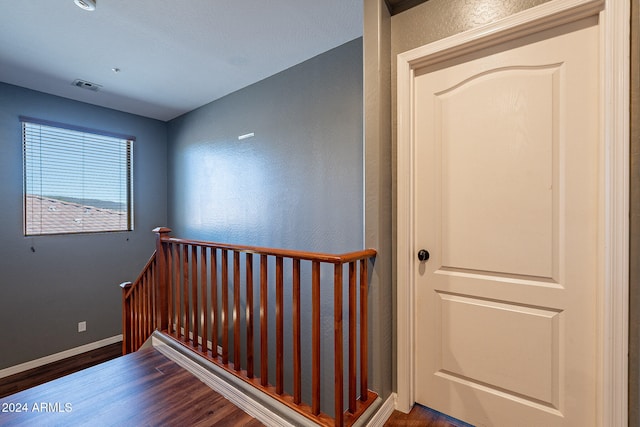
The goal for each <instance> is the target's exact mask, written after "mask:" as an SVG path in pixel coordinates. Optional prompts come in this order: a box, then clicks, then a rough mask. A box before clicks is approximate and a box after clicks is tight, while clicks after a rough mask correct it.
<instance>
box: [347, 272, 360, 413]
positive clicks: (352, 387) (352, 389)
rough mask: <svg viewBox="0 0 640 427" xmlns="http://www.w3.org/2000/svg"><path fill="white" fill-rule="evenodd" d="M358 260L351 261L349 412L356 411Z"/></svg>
mask: <svg viewBox="0 0 640 427" xmlns="http://www.w3.org/2000/svg"><path fill="white" fill-rule="evenodd" d="M357 274H358V273H357V271H356V262H355V261H353V262H350V263H349V378H348V380H349V412H351V413H354V412H355V411H356V358H357V356H358V355H357V354H356V340H357V339H358V337H357V335H356V315H357V313H356V311H357V305H356V304H357V301H356V279H357Z"/></svg>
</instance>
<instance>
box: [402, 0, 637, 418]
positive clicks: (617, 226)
mask: <svg viewBox="0 0 640 427" xmlns="http://www.w3.org/2000/svg"><path fill="white" fill-rule="evenodd" d="M596 15H599V26H600V45H601V52H602V55H601V56H600V69H601V88H600V94H601V99H602V102H601V105H600V113H601V126H600V137H601V141H602V144H601V148H600V153H599V157H600V159H599V168H600V176H599V183H600V184H599V185H600V194H601V196H600V197H601V198H602V199H601V203H600V205H601V206H603V211H602V212H601V214H602V215H601V216H602V219H601V221H600V227H599V228H600V230H599V238H600V239H601V242H603V244H602V245H600V246H601V247H602V248H603V249H602V251H601V253H600V254H599V259H601V260H602V262H601V263H600V265H599V266H598V269H599V271H600V274H599V277H598V291H597V292H598V294H597V298H598V307H597V312H598V313H597V316H598V319H597V323H598V327H597V328H598V330H597V335H598V353H599V354H598V356H597V362H598V366H597V370H596V371H597V372H596V378H597V382H598V383H597V402H596V404H597V413H598V420H597V425H599V426H603V427H605V426H623V425H627V409H628V389H627V387H628V360H627V352H628V330H629V324H628V323H629V322H628V309H629V307H628V306H629V243H628V238H629V217H628V215H629V158H630V153H629V90H630V83H629V82H630V74H629V53H630V50H629V49H630V46H629V34H630V25H629V21H630V2H629V0H624V1H620V0H551V1H549V2H547V3H544V4H542V5H539V6H536V7H533V8H531V9H528V10H525V11H523V12H520V13H517V14H514V15H512V16H509V17H507V18H504V19H501V20H499V21H496V22H493V23H490V24H487V25H484V26H481V27H478V28H474V29H472V30H469V31H466V32H463V33H460V34H457V35H454V36H451V37H448V38H445V39H442V40H439V41H436V42H433V43H430V44H427V45H425V46H422V47H418V48H416V49H413V50H410V51H407V52H404V53H402V54H399V55H398V58H397V85H398V98H397V99H398V101H397V108H398V112H397V114H398V116H397V118H398V130H397V144H398V146H397V168H396V178H397V190H396V191H397V192H396V194H397V206H396V215H397V217H396V218H397V223H396V227H397V229H396V230H397V238H396V239H397V240H396V247H397V253H396V275H395V276H396V289H397V307H396V308H397V311H396V313H397V329H396V333H397V335H396V337H397V348H396V350H397V358H396V361H397V362H396V369H397V372H396V374H397V401H396V408H397V409H399V410H400V411H403V412H409V411H410V410H411V407H412V406H413V404H414V403H415V384H414V378H415V363H414V360H415V357H414V346H413V341H414V340H413V336H414V332H415V311H414V307H413V301H414V293H415V280H414V277H415V274H414V273H415V267H416V263H415V260H414V257H415V256H416V255H415V254H416V250H417V246H416V242H415V240H414V236H415V234H414V224H415V218H414V202H415V201H414V198H413V195H414V189H415V183H414V180H415V168H414V165H413V161H412V159H413V158H414V151H415V149H414V144H415V140H414V133H413V128H414V124H413V80H414V71H415V70H416V69H418V68H421V67H424V66H426V65H431V64H438V63H440V62H443V61H446V60H449V59H452V58H456V57H458V56H460V55H464V54H466V53H469V52H473V51H476V50H478V49H482V48H486V47H489V46H493V45H496V44H499V43H503V42H506V41H509V40H513V39H516V38H520V37H524V36H526V35H529V34H534V33H537V32H540V31H542V30H545V29H548V28H552V27H555V26H558V25H563V24H567V23H570V22H574V21H578V20H580V19H583V18H586V17H590V16H596Z"/></svg>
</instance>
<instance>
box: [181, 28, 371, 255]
mask: <svg viewBox="0 0 640 427" xmlns="http://www.w3.org/2000/svg"><path fill="white" fill-rule="evenodd" d="M250 132H253V133H255V137H253V138H249V139H245V140H243V141H239V140H238V136H239V135H243V134H247V133H250ZM169 141H170V143H169V170H170V174H169V183H170V184H169V221H170V224H171V226H172V227H173V230H174V235H180V236H182V237H188V238H197V239H206V240H213V241H220V242H229V243H240V244H247V245H259V246H270V247H282V248H288V249H301V250H310V251H322V252H341V251H350V250H357V249H362V215H363V213H362V197H363V196H362V40H361V39H356V40H354V41H351V42H349V43H347V44H345V45H343V46H341V47H338V48H336V49H333V50H331V51H329V52H326V53H324V54H321V55H319V56H317V57H315V58H312V59H310V60H308V61H306V62H303V63H302V64H299V65H297V66H294V67H292V68H290V69H288V70H285V71H284V72H281V73H279V74H276V75H274V76H272V77H269V78H267V79H265V80H263V81H261V82H258V83H256V84H254V85H251V86H249V87H247V88H245V89H242V90H240V91H238V92H235V93H233V94H231V95H228V96H226V97H224V98H221V99H219V100H217V101H214V102H212V103H210V104H207V105H205V106H203V107H201V108H198V109H197V110H194V111H192V112H190V113H188V114H186V115H184V116H181V117H179V118H177V119H175V120H172V121H171V122H169Z"/></svg>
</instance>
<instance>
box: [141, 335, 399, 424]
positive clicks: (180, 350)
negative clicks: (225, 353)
mask: <svg viewBox="0 0 640 427" xmlns="http://www.w3.org/2000/svg"><path fill="white" fill-rule="evenodd" d="M146 346H153V347H154V348H155V349H156V350H158V351H159V352H161V353H162V354H163V355H165V356H166V357H167V358H169V359H171V360H172V361H174V362H175V363H177V364H178V365H179V366H181V367H182V368H184V369H186V370H187V371H189V372H190V373H191V374H192V375H193V376H195V377H196V378H198V379H199V380H200V381H202V382H203V383H205V384H207V385H208V386H209V387H211V388H212V389H214V390H215V391H216V392H218V393H220V394H221V395H222V396H224V397H225V398H226V399H227V400H229V401H230V402H231V403H233V404H234V405H236V406H237V407H239V408H240V409H242V410H243V411H245V412H246V413H248V414H249V415H251V416H252V417H254V418H256V419H258V420H259V421H261V422H262V423H264V424H266V425H269V426H274V427H275V426H277V427H303V426H305V427H306V426H309V427H312V426H317V424H316V423H314V422H312V421H311V420H309V419H307V418H306V417H303V416H302V415H300V414H298V413H297V412H296V411H294V410H292V409H291V408H289V407H287V406H286V405H283V404H282V403H280V402H278V401H277V400H275V399H273V398H272V397H270V396H268V395H266V394H264V393H262V392H260V391H259V390H257V389H255V388H254V387H251V386H250V385H249V384H247V383H245V382H244V381H242V380H240V379H238V378H236V377H235V376H233V375H231V374H230V373H228V372H226V371H224V370H223V369H222V368H220V367H218V366H217V365H215V364H214V363H212V362H210V361H209V360H207V359H205V358H204V357H202V356H200V355H198V354H196V353H194V352H191V351H189V350H188V349H185V348H184V347H183V346H181V345H179V344H178V343H176V342H174V341H173V340H171V339H170V338H168V337H166V336H164V335H163V334H162V333H160V332H158V331H156V332H154V333H153V334H152V335H151V337H150V338H149V340H147V342H146V343H145V344H144V346H143V347H146ZM394 396H395V395H392V396H390V397H389V398H388V399H387V400H386V401H385V402H384V404H383V402H382V399H380V398H379V397H378V398H377V399H376V401H375V402H374V403H373V404H372V405H371V406H370V407H369V408H368V409H367V411H366V412H365V413H364V414H363V415H362V416H361V417H360V418H359V419H358V420H357V421H356V423H355V424H354V426H355V427H363V426H367V427H377V426H382V425H383V424H384V422H385V421H386V420H387V418H389V416H390V415H391V412H393V410H394V409H395V397H394Z"/></svg>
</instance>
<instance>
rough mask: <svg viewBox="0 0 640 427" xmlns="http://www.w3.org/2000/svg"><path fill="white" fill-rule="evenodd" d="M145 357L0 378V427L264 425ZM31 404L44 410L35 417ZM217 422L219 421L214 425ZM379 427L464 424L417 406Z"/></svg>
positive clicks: (86, 360) (75, 363)
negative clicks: (58, 426) (25, 405)
mask: <svg viewBox="0 0 640 427" xmlns="http://www.w3.org/2000/svg"><path fill="white" fill-rule="evenodd" d="M148 350H152V351H151V352H148ZM148 350H145V351H147V353H140V352H138V353H133V354H131V355H128V356H126V357H124V358H121V357H120V356H121V354H122V343H116V344H112V345H108V346H105V347H101V348H99V349H96V350H92V351H89V352H86V353H83V354H80V355H77V356H73V357H70V358H68V359H64V360H60V361H57V362H53V363H50V364H48V365H45V366H41V367H38V368H34V369H31V370H28V371H24V372H21V373H18V374H15V375H12V376H9V377H5V378H0V426H5V425H6V426H34V425H35V426H38V425H46V426H51V425H53V426H57V425H61V426H65V427H67V426H75V425H81V426H82V425H87V426H102V425H113V426H116V425H118V426H120V425H122V426H134V425H144V426H155V425H167V426H171V425H176V426H185V425H194V426H198V425H200V426H211V425H216V426H223V427H224V426H230V427H233V426H247V427H251V426H260V425H262V424H261V423H260V422H258V421H257V420H255V419H253V418H251V417H249V416H248V415H247V414H245V413H244V412H242V411H240V410H239V409H238V408H236V407H235V406H233V405H232V404H231V403H230V402H228V401H226V400H224V398H222V396H220V395H219V394H218V393H216V392H214V391H213V390H211V389H210V388H209V387H207V386H206V385H205V384H203V383H201V382H200V381H198V380H195V379H194V378H193V377H192V376H191V374H189V373H188V372H187V371H184V370H182V369H181V368H180V367H179V366H178V365H176V364H175V363H174V362H172V361H170V360H169V359H167V358H166V357H164V356H162V355H161V354H160V353H158V352H157V351H155V350H153V349H148ZM147 355H148V356H149V359H148V360H146V361H144V359H145V358H146V357H147ZM114 359H116V361H114ZM109 361H111V362H109ZM104 362H108V363H104ZM91 367H94V368H91ZM87 368H91V369H87ZM70 374H74V375H70ZM67 375H70V376H67ZM145 377H146V378H145ZM53 380H56V381H53ZM49 381H51V382H49ZM165 381H170V382H171V384H173V385H171V386H170V385H168V384H165ZM44 383H47V384H44ZM41 384H44V385H41ZM202 387H204V388H202ZM192 397H193V400H192ZM110 399H111V400H112V401H110ZM25 403H26V404H27V409H28V410H29V412H16V411H17V410H18V409H17V408H18V406H17V405H18V404H19V405H20V409H22V408H24V404H25ZM67 403H68V404H70V406H69V407H67V406H65V405H66V404H67ZM42 404H44V406H42ZM33 405H37V407H36V409H37V410H40V409H42V410H43V411H37V412H34V407H33ZM221 407H224V409H220V408H221ZM229 407H231V408H229ZM3 409H5V410H6V412H3V411H2V410H3ZM67 409H70V411H69V412H65V411H66V410H67ZM156 412H157V413H156ZM174 412H175V413H174ZM220 415H222V416H223V418H224V419H222V420H221V419H218V417H219V416H220ZM185 423H186V424H185ZM384 426H385V427H469V424H466V423H463V422H462V421H458V420H456V419H454V418H451V417H448V416H446V415H443V414H440V413H439V412H436V411H433V410H431V409H429V408H425V407H424V406H420V405H415V406H414V408H413V409H412V411H411V412H410V413H409V414H404V413H402V412H399V411H395V412H394V413H393V414H392V415H391V417H390V418H389V420H387V422H386V423H385V424H384Z"/></svg>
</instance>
